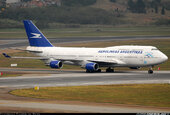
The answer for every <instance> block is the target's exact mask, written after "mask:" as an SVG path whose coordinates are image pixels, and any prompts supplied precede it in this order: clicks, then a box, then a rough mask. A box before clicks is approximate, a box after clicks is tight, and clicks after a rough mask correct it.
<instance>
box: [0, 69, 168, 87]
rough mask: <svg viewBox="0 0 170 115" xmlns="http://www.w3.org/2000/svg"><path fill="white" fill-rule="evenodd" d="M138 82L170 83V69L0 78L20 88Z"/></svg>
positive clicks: (3, 84) (0, 82) (0, 84)
mask: <svg viewBox="0 0 170 115" xmlns="http://www.w3.org/2000/svg"><path fill="white" fill-rule="evenodd" d="M39 71H40V70H39ZM42 71H44V70H42ZM46 72H47V71H46ZM47 73H50V71H49V72H47ZM138 83H170V71H154V74H148V73H147V71H129V72H116V73H104V72H103V73H85V72H81V71H80V72H79V71H75V72H74V71H72V72H71V71H58V72H57V70H56V73H55V74H40V75H38V74H27V75H24V76H20V77H8V78H0V87H18V88H25V87H28V88H33V87H34V86H40V87H48V86H79V85H103V84H138Z"/></svg>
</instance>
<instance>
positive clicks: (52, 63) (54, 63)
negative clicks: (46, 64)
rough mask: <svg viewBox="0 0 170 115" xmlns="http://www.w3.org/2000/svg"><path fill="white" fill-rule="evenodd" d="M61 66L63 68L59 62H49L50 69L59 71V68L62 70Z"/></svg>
mask: <svg viewBox="0 0 170 115" xmlns="http://www.w3.org/2000/svg"><path fill="white" fill-rule="evenodd" d="M62 66H63V63H62V62H61V61H58V60H55V61H51V62H50V67H51V68H56V69H60V68H62Z"/></svg>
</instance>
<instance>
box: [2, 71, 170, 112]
mask: <svg viewBox="0 0 170 115" xmlns="http://www.w3.org/2000/svg"><path fill="white" fill-rule="evenodd" d="M6 70H7V69H6ZM14 70H15V69H14ZM23 71H25V70H23ZM28 71H32V70H28ZM35 71H36V70H35ZM37 71H40V70H37ZM42 71H43V70H42ZM46 72H48V74H45V73H42V74H26V75H23V76H19V77H5V78H0V90H1V89H20V88H33V87H34V86H39V87H40V88H41V87H47V86H77V85H78V86H80V85H106V84H139V83H142V84H143V83H170V71H155V72H154V74H148V73H147V71H124V72H122V71H117V72H116V73H104V72H103V73H85V72H82V71H66V70H63V71H62V70H61V71H57V70H56V73H55V74H54V73H53V74H50V72H51V71H48V70H46ZM7 92H8V90H7ZM1 93H3V92H1ZM1 95H3V94H1ZM7 95H9V94H6V95H4V96H5V97H6V96H7ZM2 97H3V96H1V97H0V107H1V108H5V109H6V110H7V111H9V110H12V112H16V111H17V110H18V109H19V110H20V111H22V112H25V111H26V112H31V111H36V112H42V111H47V112H60V113H61V112H68V113H72V112H78V113H79V112H80V113H81V112H83V113H93V112H94V113H150V112H154V113H155V112H159V113H160V112H161V113H162V112H164V113H165V112H167V113H169V112H170V110H169V108H152V107H140V106H131V107H129V106H122V105H121V106H120V105H109V106H108V105H107V104H106V105H103V104H100V103H98V104H95V105H93V104H90V103H85V104H84V103H83V102H82V103H81V104H80V103H69V102H65V103H60V102H57V101H56V102H55V101H52V102H48V101H44V100H43V99H40V100H39V99H38V100H36V99H33V100H32V99H31V98H25V99H23V97H15V98H17V99H15V100H13V99H10V98H8V100H7V99H3V98H2ZM9 97H11V96H9ZM20 98H22V99H20ZM35 100H36V101H35ZM0 112H1V110H0Z"/></svg>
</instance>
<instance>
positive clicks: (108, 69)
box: [106, 67, 114, 72]
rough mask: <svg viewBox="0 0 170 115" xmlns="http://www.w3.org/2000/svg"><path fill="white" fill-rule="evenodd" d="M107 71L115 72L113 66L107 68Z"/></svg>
mask: <svg viewBox="0 0 170 115" xmlns="http://www.w3.org/2000/svg"><path fill="white" fill-rule="evenodd" d="M106 72H114V69H111V67H109V68H107V69H106Z"/></svg>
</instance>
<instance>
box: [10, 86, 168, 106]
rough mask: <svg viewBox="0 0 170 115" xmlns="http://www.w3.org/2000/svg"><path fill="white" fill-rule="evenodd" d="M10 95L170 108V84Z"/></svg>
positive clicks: (52, 89)
mask: <svg viewBox="0 0 170 115" xmlns="http://www.w3.org/2000/svg"><path fill="white" fill-rule="evenodd" d="M10 93H11V94H13V95H17V96H24V97H33V98H45V99H54V100H62V101H82V102H96V103H112V104H126V105H141V106H155V107H170V96H169V95H170V84H137V85H136V84H133V85H102V86H71V87H48V88H40V90H39V91H35V90H34V89H18V90H14V91H11V92H10Z"/></svg>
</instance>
